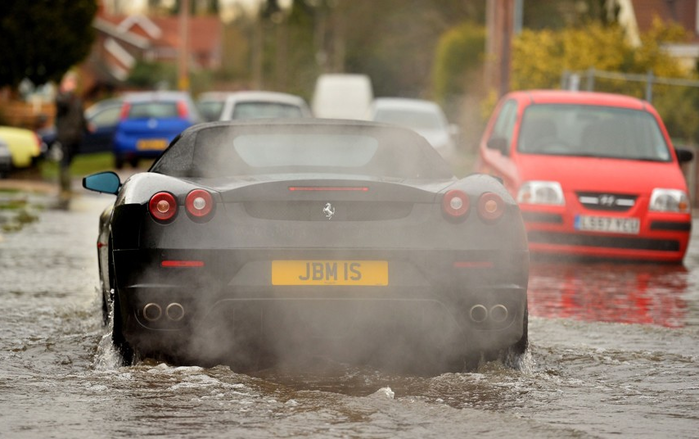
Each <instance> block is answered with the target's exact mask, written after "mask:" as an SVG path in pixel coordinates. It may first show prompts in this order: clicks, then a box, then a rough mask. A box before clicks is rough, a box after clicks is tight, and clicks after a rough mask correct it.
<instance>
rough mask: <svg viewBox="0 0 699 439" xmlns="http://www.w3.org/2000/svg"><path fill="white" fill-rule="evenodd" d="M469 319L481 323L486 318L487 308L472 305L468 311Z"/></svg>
mask: <svg viewBox="0 0 699 439" xmlns="http://www.w3.org/2000/svg"><path fill="white" fill-rule="evenodd" d="M469 315H470V316H471V320H473V321H474V322H476V323H483V322H484V321H485V319H487V318H488V309H487V308H486V307H485V306H483V305H480V304H479V305H473V306H472V307H471V311H469Z"/></svg>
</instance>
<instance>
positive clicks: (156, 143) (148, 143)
mask: <svg viewBox="0 0 699 439" xmlns="http://www.w3.org/2000/svg"><path fill="white" fill-rule="evenodd" d="M136 148H137V149H138V150H140V151H143V150H147V149H151V150H152V149H157V150H163V149H165V148H167V140H165V139H148V140H139V141H138V143H136Z"/></svg>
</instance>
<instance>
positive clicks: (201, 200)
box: [184, 189, 214, 218]
mask: <svg viewBox="0 0 699 439" xmlns="http://www.w3.org/2000/svg"><path fill="white" fill-rule="evenodd" d="M184 205H185V207H186V208H187V212H188V213H189V214H190V215H192V216H194V217H196V218H203V217H205V216H207V215H208V214H210V213H211V210H212V209H213V208H214V199H213V198H212V197H211V194H210V193H208V192H207V191H205V190H203V189H194V190H193V191H191V192H190V193H189V194H187V198H186V199H185V202H184Z"/></svg>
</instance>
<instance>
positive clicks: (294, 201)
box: [113, 176, 528, 359]
mask: <svg viewBox="0 0 699 439" xmlns="http://www.w3.org/2000/svg"><path fill="white" fill-rule="evenodd" d="M467 180H468V179H467ZM467 183H468V184H466V185H464V186H459V187H452V185H449V184H442V187H443V189H444V190H440V191H439V193H434V192H432V191H429V190H424V189H415V188H411V187H405V186H402V185H396V184H386V183H377V182H357V181H351V182H348V181H339V180H338V181H332V182H327V181H322V182H319V181H284V182H274V183H260V184H255V185H250V186H247V187H244V188H236V189H225V188H215V189H214V188H210V187H206V186H196V185H195V186H191V187H189V188H186V189H185V188H184V187H183V191H182V192H181V193H177V194H169V193H160V194H153V198H151V201H150V202H149V203H148V205H147V206H146V205H140V206H134V205H123V206H117V207H116V210H115V217H114V223H113V229H114V230H125V229H126V228H127V227H128V226H127V224H131V225H132V226H131V227H130V228H131V230H134V225H136V224H138V226H137V227H136V229H138V233H137V234H135V235H130V234H129V235H123V234H116V233H115V235H114V237H113V238H114V246H115V249H117V251H116V252H115V259H114V262H115V269H116V271H117V273H129V275H127V276H125V277H120V278H119V285H118V288H117V290H118V291H119V292H120V294H121V295H122V296H123V297H124V298H125V299H126V301H127V303H126V306H127V308H128V310H129V312H128V319H129V323H128V324H127V328H129V329H128V330H129V331H130V333H129V334H128V336H130V337H133V340H137V341H136V344H137V345H140V346H141V347H143V348H144V350H145V351H148V350H149V347H152V348H153V349H154V350H159V349H160V348H161V346H159V344H161V343H163V340H164V339H163V335H167V334H170V335H172V336H174V338H172V339H171V340H170V343H173V346H171V348H174V349H175V350H177V349H180V348H183V347H184V348H186V351H187V353H188V354H192V352H194V353H195V354H196V357H197V358H201V357H202V356H203V357H207V356H210V357H211V358H212V359H213V358H217V357H218V356H220V355H226V354H229V353H233V352H235V351H236V350H237V349H240V346H241V345H243V346H244V345H246V344H247V343H258V342H260V346H258V348H259V349H262V348H263V347H267V348H270V349H272V350H274V351H275V353H279V352H286V351H285V349H284V346H287V347H288V346H299V349H300V346H305V347H306V348H308V347H309V346H310V347H311V348H312V349H319V350H320V351H324V352H327V351H334V353H335V354H343V353H344V354H347V355H350V354H351V355H353V356H355V355H369V354H370V351H371V350H372V349H376V348H377V344H378V346H379V347H380V346H383V347H384V348H387V347H391V346H395V345H396V344H400V343H403V342H409V343H411V345H412V344H414V346H413V347H419V349H422V350H425V351H430V352H432V354H433V355H434V357H433V358H434V359H437V358H440V357H439V356H440V355H446V354H448V355H453V356H454V357H459V356H463V355H466V354H473V353H478V352H481V351H497V350H498V349H503V348H506V347H508V346H511V345H514V344H516V343H517V342H518V341H519V340H520V339H521V338H522V336H523V333H522V331H523V319H524V318H525V312H526V283H527V275H528V273H527V270H528V264H527V260H528V257H527V254H528V253H527V245H526V239H525V238H524V236H525V235H524V231H523V225H522V223H521V219H520V216H519V211H518V209H517V206H516V204H515V203H514V202H513V201H512V200H511V198H509V197H508V195H507V194H506V193H504V192H503V191H500V190H498V189H497V188H498V185H499V184H498V183H497V182H495V181H494V180H493V179H491V178H490V177H484V176H474V177H471V179H470V180H469V181H468V182H467ZM482 183H485V184H482ZM129 184H131V183H129ZM447 186H448V187H449V189H447ZM163 205H165V206H167V207H165V208H163ZM464 205H468V207H467V208H465V209H464ZM197 206H198V207H197ZM173 211H174V213H172V216H170V215H171V213H170V212H173ZM159 215H161V216H162V217H161V218H160V219H159V218H158V216H159ZM180 332H182V333H184V334H187V335H188V336H192V337H193V338H194V339H195V340H198V341H194V342H193V344H188V345H186V346H182V345H180V343H181V342H182V338H181V337H182V334H181V333H180ZM212 334H217V335H215V336H213V339H215V340H217V342H216V344H215V345H214V346H212V345H210V344H207V343H206V340H211V339H212ZM231 334H232V335H231ZM368 337H369V338H371V337H376V340H373V342H367V340H368ZM151 343H153V344H151ZM367 350H369V351H367ZM287 353H288V352H287ZM440 359H443V358H440Z"/></svg>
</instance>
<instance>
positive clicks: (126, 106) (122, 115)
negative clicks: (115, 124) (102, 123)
mask: <svg viewBox="0 0 699 439" xmlns="http://www.w3.org/2000/svg"><path fill="white" fill-rule="evenodd" d="M129 111H131V104H124V105H122V106H121V113H119V119H126V118H127V117H129Z"/></svg>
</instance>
